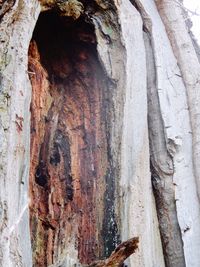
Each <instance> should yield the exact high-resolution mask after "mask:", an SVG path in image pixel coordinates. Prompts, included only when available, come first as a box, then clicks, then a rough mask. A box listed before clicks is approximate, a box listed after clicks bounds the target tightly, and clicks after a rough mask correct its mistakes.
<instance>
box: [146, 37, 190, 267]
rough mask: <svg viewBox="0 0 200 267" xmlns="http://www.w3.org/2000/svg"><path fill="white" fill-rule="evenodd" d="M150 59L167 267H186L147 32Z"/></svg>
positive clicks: (156, 182) (154, 156) (154, 159)
mask: <svg viewBox="0 0 200 267" xmlns="http://www.w3.org/2000/svg"><path fill="white" fill-rule="evenodd" d="M144 40H145V45H146V57H147V94H148V122H149V141H150V155H151V157H150V162H151V174H152V183H153V188H154V195H155V200H156V205H157V214H158V219H159V228H160V233H161V238H162V244H163V252H164V255H165V263H166V266H170V267H172V266H174V267H175V266H177V267H178V266H179V267H181V266H182V267H183V266H185V259H184V251H183V242H182V238H181V231H180V227H179V223H178V219H177V210H176V204H175V190H174V183H173V174H174V163H173V158H172V157H171V155H170V154H169V152H168V151H167V146H166V142H165V134H164V130H163V121H162V117H161V113H160V104H159V99H158V93H157V88H156V68H155V62H154V56H153V49H152V45H151V40H150V36H149V34H147V33H144Z"/></svg>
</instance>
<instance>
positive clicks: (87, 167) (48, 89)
mask: <svg viewBox="0 0 200 267" xmlns="http://www.w3.org/2000/svg"><path fill="white" fill-rule="evenodd" d="M29 74H30V79H31V83H32V104H31V114H32V120H31V168H30V197H31V205H30V211H31V212H30V213H31V221H30V224H31V237H32V246H33V258H34V266H48V265H50V264H53V263H54V262H55V261H57V260H58V259H59V257H64V255H65V252H66V251H67V249H68V248H70V247H71V246H73V244H74V243H75V244H76V247H75V248H74V250H77V251H78V259H79V261H80V262H81V263H86V264H89V263H91V262H93V261H94V260H97V259H101V258H103V257H104V256H105V254H106V253H105V251H107V252H108V253H110V252H111V251H113V248H114V247H115V246H116V239H117V237H116V236H117V228H116V223H115V218H114V216H113V213H111V212H110V210H114V207H113V201H114V200H112V201H111V200H110V202H109V199H106V198H107V197H108V196H111V197H112V195H113V194H114V193H113V190H114V184H113V181H114V179H110V180H109V183H110V184H109V188H108V186H106V181H107V180H108V178H109V177H110V173H112V171H111V163H110V162H111V158H109V157H110V156H108V154H109V153H108V136H109V135H108V133H107V130H106V129H107V127H106V109H107V108H109V101H110V100H109V99H107V77H106V76H105V74H104V73H103V71H102V68H101V65H100V63H99V61H98V57H97V52H96V40H95V35H94V29H93V27H92V26H91V25H89V24H87V23H86V22H84V21H83V19H80V20H78V21H76V22H73V23H72V21H70V19H66V18H61V17H59V16H57V15H56V14H54V13H51V12H48V13H44V14H42V15H41V16H40V18H39V21H38V23H37V25H36V28H35V32H34V35H33V40H32V41H31V44H30V48H29ZM109 190H110V191H111V193H110V194H107V193H106V192H107V191H109ZM107 201H108V202H107ZM106 203H109V204H110V205H111V206H110V207H109V208H108V207H107V206H106V205H107V204H106ZM70 250H72V249H71V248H70Z"/></svg>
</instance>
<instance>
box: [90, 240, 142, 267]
mask: <svg viewBox="0 0 200 267" xmlns="http://www.w3.org/2000/svg"><path fill="white" fill-rule="evenodd" d="M138 243H139V237H133V238H131V239H129V240H127V241H125V242H123V243H121V244H120V245H119V246H118V247H117V248H116V249H115V250H114V251H113V253H112V254H111V256H110V257H109V258H108V259H106V260H102V261H97V262H94V263H92V264H90V265H89V266H88V267H121V266H122V264H123V262H124V261H125V260H126V259H127V258H128V257H129V256H131V255H132V254H133V253H134V252H135V251H136V249H137V248H138Z"/></svg>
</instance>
